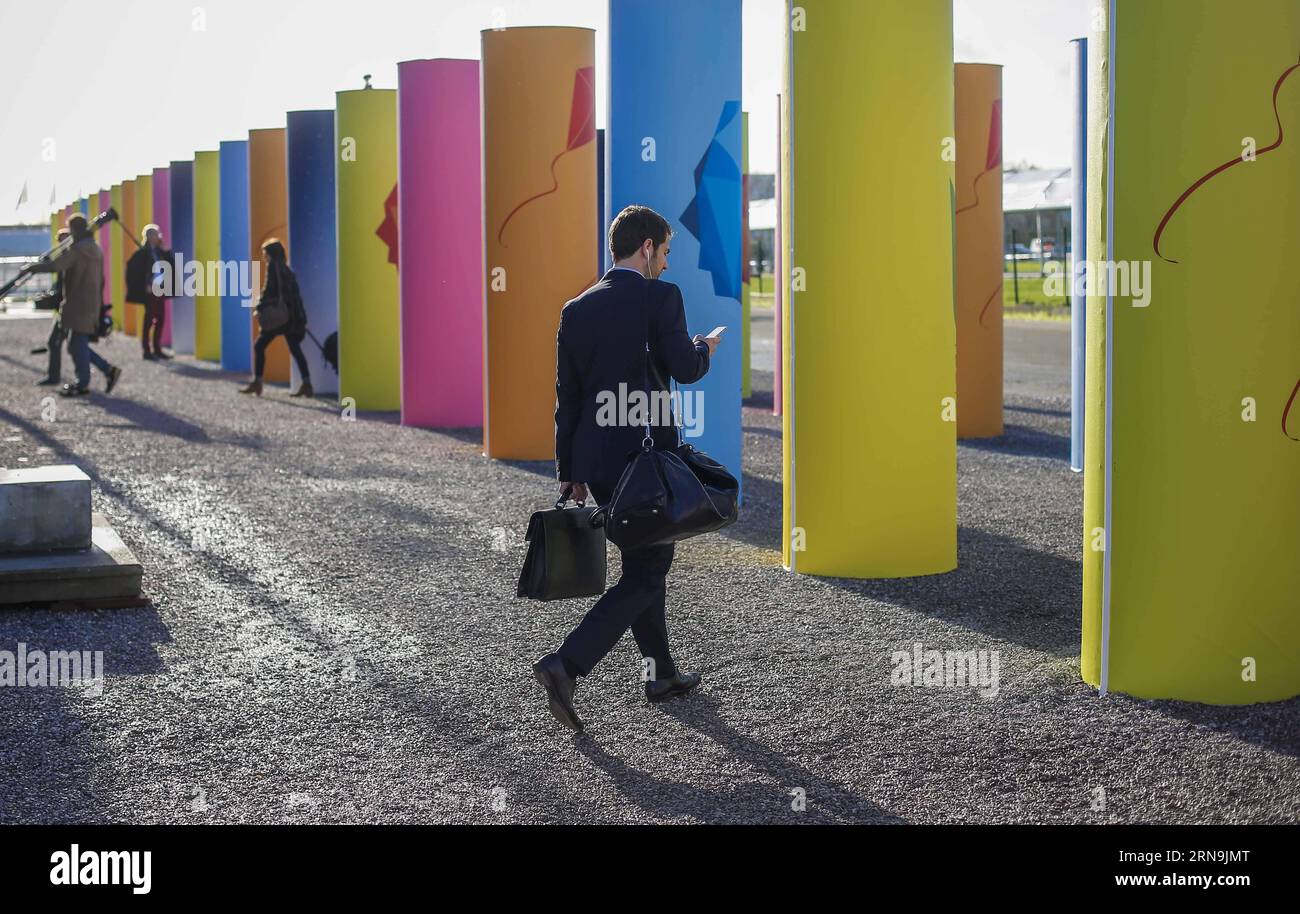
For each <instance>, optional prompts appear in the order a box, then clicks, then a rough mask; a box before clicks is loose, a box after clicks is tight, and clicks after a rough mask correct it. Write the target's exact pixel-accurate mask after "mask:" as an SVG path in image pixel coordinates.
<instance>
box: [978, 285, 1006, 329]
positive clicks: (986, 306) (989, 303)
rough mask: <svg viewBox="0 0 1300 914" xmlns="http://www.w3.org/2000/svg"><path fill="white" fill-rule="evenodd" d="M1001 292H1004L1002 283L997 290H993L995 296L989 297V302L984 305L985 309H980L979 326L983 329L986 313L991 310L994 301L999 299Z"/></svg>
mask: <svg viewBox="0 0 1300 914" xmlns="http://www.w3.org/2000/svg"><path fill="white" fill-rule="evenodd" d="M1001 291H1002V284H1001V283H998V287H997V288H996V289H994V290H993V294H992V295H990V296H989V300H988V301H986V302H985V303H984V307H983V308H981V309H980V320H979V324H980V326H981V327H983V326H984V312H986V311H988V309H989V305H991V304H993V299H995V298H997V297H998V293H999V292H1001Z"/></svg>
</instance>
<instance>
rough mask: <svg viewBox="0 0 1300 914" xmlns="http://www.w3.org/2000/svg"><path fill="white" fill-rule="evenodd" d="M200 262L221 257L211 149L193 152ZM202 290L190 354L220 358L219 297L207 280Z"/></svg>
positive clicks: (216, 165)
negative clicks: (192, 352) (192, 349)
mask: <svg viewBox="0 0 1300 914" xmlns="http://www.w3.org/2000/svg"><path fill="white" fill-rule="evenodd" d="M190 256H191V257H193V258H194V259H195V260H197V261H198V262H199V263H200V264H202V265H203V269H204V272H205V273H207V272H209V271H208V269H207V268H208V264H212V263H216V262H218V261H220V260H221V153H220V152H218V151H217V150H215V149H212V150H205V151H203V152H196V153H194V253H193V254H191V255H190ZM200 289H201V291H202V292H203V293H204V294H202V295H196V296H195V297H194V357H195V358H198V359H204V360H205V361H209V362H220V361H221V296H220V295H218V294H216V293H217V289H216V288H215V287H214V286H213V285H212V284H211V283H209V282H208V281H207V277H206V276H205V277H204V281H203V283H202V285H201V287H200Z"/></svg>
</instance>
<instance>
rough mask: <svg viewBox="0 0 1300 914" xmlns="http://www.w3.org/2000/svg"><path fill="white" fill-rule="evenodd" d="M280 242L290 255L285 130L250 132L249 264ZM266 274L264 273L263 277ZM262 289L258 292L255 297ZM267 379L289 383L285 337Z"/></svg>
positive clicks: (275, 344) (270, 354) (271, 353)
mask: <svg viewBox="0 0 1300 914" xmlns="http://www.w3.org/2000/svg"><path fill="white" fill-rule="evenodd" d="M273 238H274V239H277V240H278V241H279V242H280V243H281V244H282V245H284V250H285V252H286V253H287V254H289V255H290V256H289V262H290V263H292V262H293V257H292V252H291V251H290V250H289V196H288V187H287V184H286V177H285V139H284V128H283V127H270V128H265V129H261V130H250V131H248V242H249V253H248V262H249V263H250V264H251V263H257V264H261V263H262V245H263V244H265V243H266V242H268V241H270V240H271V239H273ZM259 275H262V274H259ZM259 293H260V289H259V290H258V291H256V292H254V297H256V296H257V295H258V294H259ZM252 321H253V322H252V324H251V325H250V326H251V328H252V329H251V331H250V332H251V334H252V339H253V340H256V339H257V337H258V335H259V334H260V333H261V325H260V324H259V323H258V321H257V315H256V314H253V315H252ZM262 377H263V379H264V380H267V381H274V382H276V383H281V384H287V383H289V347H288V346H287V345H286V344H285V341H284V337H283V336H278V337H276V338H275V339H274V340H273V341H272V342H271V344H270V345H269V346H267V347H266V367H265V370H264V373H263V375H262Z"/></svg>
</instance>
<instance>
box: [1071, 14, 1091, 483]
mask: <svg viewBox="0 0 1300 914" xmlns="http://www.w3.org/2000/svg"><path fill="white" fill-rule="evenodd" d="M1070 44H1072V45H1073V47H1072V48H1071V52H1072V53H1071V55H1070V62H1071V67H1072V72H1071V77H1072V80H1073V86H1074V114H1073V117H1072V118H1071V123H1072V125H1073V127H1074V138H1073V142H1072V143H1071V144H1070V145H1071V152H1072V158H1071V161H1070V169H1071V174H1070V183H1071V185H1072V187H1073V191H1072V193H1071V194H1070V469H1072V470H1074V471H1075V472H1076V473H1078V472H1082V471H1083V415H1084V411H1083V407H1084V398H1085V396H1086V394H1085V389H1084V382H1083V378H1084V370H1085V369H1084V366H1085V365H1086V364H1087V348H1086V347H1087V339H1088V332H1087V309H1088V299H1087V294H1086V292H1085V290H1084V287H1083V284H1084V273H1085V269H1086V268H1085V264H1087V262H1088V39H1087V38H1076V39H1074V41H1072V42H1070Z"/></svg>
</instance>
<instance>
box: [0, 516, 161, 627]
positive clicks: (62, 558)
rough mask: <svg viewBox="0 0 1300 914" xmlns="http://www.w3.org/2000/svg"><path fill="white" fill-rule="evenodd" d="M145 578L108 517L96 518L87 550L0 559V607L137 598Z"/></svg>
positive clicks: (2, 556) (32, 554)
mask: <svg viewBox="0 0 1300 914" xmlns="http://www.w3.org/2000/svg"><path fill="white" fill-rule="evenodd" d="M143 577H144V570H143V569H142V568H141V567H140V563H139V562H138V561H137V560H136V557H135V555H134V553H132V552H131V550H130V549H128V548H127V547H126V544H125V543H123V542H122V540H121V538H120V537H119V536H118V535H117V533H116V532H115V531H114V530H113V528H112V526H111V525H110V524H109V522H108V518H106V517H104V515H102V514H96V515H94V534H93V542H92V544H91V547H90V548H89V549H81V550H78V551H76V552H46V553H26V554H24V555H14V554H11V555H0V605H3V604H10V605H15V604H17V605H25V604H28V603H44V602H47V601H48V602H52V601H56V600H72V601H77V600H102V599H110V598H115V597H136V596H139V595H140V587H141V583H142V580H143Z"/></svg>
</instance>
